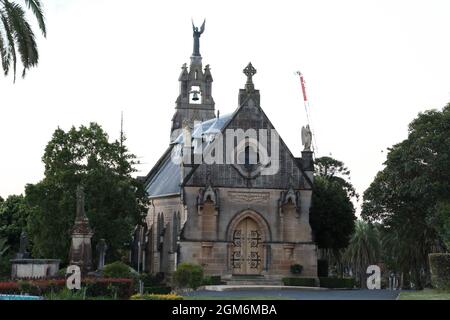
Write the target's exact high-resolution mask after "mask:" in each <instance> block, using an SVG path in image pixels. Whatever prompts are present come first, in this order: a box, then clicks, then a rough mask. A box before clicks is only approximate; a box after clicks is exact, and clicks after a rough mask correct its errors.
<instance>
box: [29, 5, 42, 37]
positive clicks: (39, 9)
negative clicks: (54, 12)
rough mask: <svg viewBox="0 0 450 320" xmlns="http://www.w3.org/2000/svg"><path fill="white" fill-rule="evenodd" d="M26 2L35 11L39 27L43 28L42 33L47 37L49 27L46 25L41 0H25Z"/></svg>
mask: <svg viewBox="0 0 450 320" xmlns="http://www.w3.org/2000/svg"><path fill="white" fill-rule="evenodd" d="M25 3H26V4H27V6H28V8H29V9H31V11H33V14H34V15H35V17H36V19H37V21H38V24H39V29H41V31H42V34H43V35H44V37H46V36H47V29H46V27H45V18H44V13H43V11H42V5H41V2H40V0H25Z"/></svg>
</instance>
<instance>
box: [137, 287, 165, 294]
mask: <svg viewBox="0 0 450 320" xmlns="http://www.w3.org/2000/svg"><path fill="white" fill-rule="evenodd" d="M171 292H172V287H164V286H160V287H144V293H148V294H169V293H171Z"/></svg>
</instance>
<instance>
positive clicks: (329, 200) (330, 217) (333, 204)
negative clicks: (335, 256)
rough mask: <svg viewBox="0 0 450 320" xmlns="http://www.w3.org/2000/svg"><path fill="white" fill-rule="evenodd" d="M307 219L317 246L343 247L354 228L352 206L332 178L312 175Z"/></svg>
mask: <svg viewBox="0 0 450 320" xmlns="http://www.w3.org/2000/svg"><path fill="white" fill-rule="evenodd" d="M310 212H311V214H310V223H311V227H312V229H313V231H314V235H315V241H316V243H317V244H318V246H319V248H321V249H332V250H339V249H342V248H346V247H347V245H348V242H349V240H350V237H351V235H352V233H353V230H354V221H355V219H356V216H355V208H354V207H353V203H352V202H351V200H350V198H349V197H348V195H347V193H346V191H345V190H344V189H343V188H342V187H341V186H340V185H339V184H338V183H336V182H333V181H330V180H327V179H325V178H323V177H320V176H319V177H316V179H315V182H314V190H313V195H312V205H311V211H310Z"/></svg>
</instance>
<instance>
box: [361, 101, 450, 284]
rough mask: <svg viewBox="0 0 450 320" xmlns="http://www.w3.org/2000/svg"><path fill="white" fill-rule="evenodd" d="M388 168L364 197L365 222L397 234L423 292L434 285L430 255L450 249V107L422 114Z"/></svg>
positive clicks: (396, 147) (395, 150)
mask: <svg viewBox="0 0 450 320" xmlns="http://www.w3.org/2000/svg"><path fill="white" fill-rule="evenodd" d="M384 165H385V168H384V169H383V170H382V171H380V172H379V173H378V174H377V175H376V177H375V180H374V181H373V182H372V184H371V185H370V187H369V188H368V189H367V190H366V191H365V193H364V202H363V210H362V217H363V218H364V219H366V220H368V221H381V222H382V223H383V225H385V226H386V228H388V230H389V231H390V232H397V234H398V235H399V238H398V241H400V242H402V244H401V245H400V248H403V249H402V250H406V252H405V253H403V255H404V256H406V257H407V258H408V262H407V263H408V264H409V272H410V273H411V276H412V280H413V282H414V284H415V285H416V287H417V288H421V287H423V286H424V285H425V284H427V283H428V282H429V280H430V276H429V265H428V254H429V253H430V252H433V251H444V250H445V249H446V243H448V242H447V241H448V240H447V235H448V234H449V229H448V227H449V225H450V223H449V221H448V219H449V218H448V217H449V216H450V210H449V208H450V206H448V201H449V200H448V199H450V104H448V105H447V106H446V107H444V108H443V110H442V111H437V110H430V111H426V112H424V113H421V114H419V116H418V117H417V118H416V119H414V120H413V122H412V123H411V124H410V125H409V132H408V138H407V139H406V140H404V141H402V142H401V143H398V144H396V145H394V146H393V147H392V148H390V149H389V153H388V155H387V160H386V162H385V163H384ZM447 250H448V247H447ZM423 271H425V274H426V275H427V277H426V278H425V279H424V277H423V276H422V274H423Z"/></svg>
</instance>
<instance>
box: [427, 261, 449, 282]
mask: <svg viewBox="0 0 450 320" xmlns="http://www.w3.org/2000/svg"><path fill="white" fill-rule="evenodd" d="M428 259H429V261H430V269H431V284H432V285H433V287H434V288H436V289H440V290H449V289H450V253H431V254H429V255H428Z"/></svg>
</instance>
